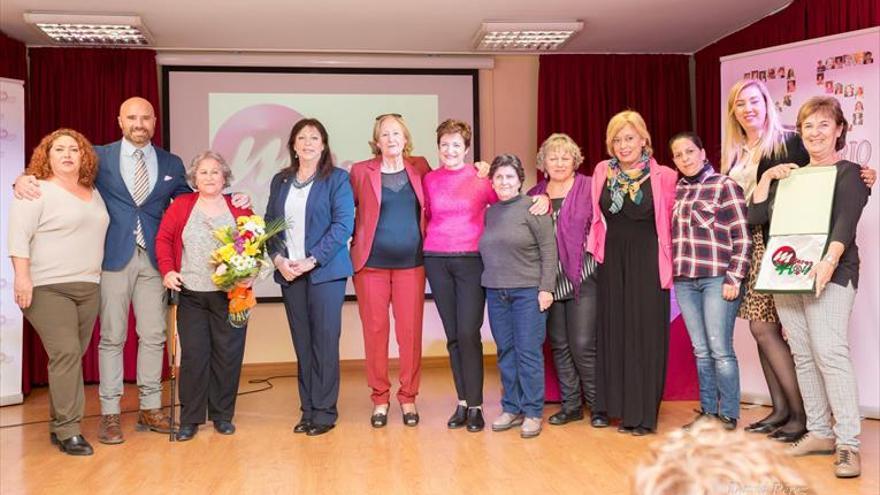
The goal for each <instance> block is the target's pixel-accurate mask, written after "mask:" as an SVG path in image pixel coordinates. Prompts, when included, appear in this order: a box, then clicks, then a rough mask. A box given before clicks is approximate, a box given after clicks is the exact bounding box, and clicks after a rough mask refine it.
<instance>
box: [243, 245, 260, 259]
mask: <svg viewBox="0 0 880 495" xmlns="http://www.w3.org/2000/svg"><path fill="white" fill-rule="evenodd" d="M257 253H259V249H258V248H257V245H256V243H253V242H248V243H245V245H244V254H245V255H246V256H256V255H257Z"/></svg>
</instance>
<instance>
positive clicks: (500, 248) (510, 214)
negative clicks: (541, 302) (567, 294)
mask: <svg viewBox="0 0 880 495" xmlns="http://www.w3.org/2000/svg"><path fill="white" fill-rule="evenodd" d="M531 205H532V200H531V199H530V198H529V197H528V196H523V195H519V196H516V197H514V198H511V199H508V200H507V201H499V202H497V203H495V204H493V205H492V206H490V207H489V209H488V210H486V228H485V230H483V235H482V237H480V255H481V256H482V258H483V278H482V283H483V287H487V288H490V289H521V288H525V287H538V290H542V291H547V292H553V289H554V288H555V286H556V262H557V253H556V236H555V235H554V233H553V221H552V219H551V218H550V216H549V215H540V216H536V215H532V214H531V213H529V207H530V206H531Z"/></svg>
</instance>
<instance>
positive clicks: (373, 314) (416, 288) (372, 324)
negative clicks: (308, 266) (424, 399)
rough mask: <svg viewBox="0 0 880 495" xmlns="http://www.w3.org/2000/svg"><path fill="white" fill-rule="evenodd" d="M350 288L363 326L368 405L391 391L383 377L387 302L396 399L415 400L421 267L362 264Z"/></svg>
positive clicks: (419, 355) (422, 295) (418, 370)
mask: <svg viewBox="0 0 880 495" xmlns="http://www.w3.org/2000/svg"><path fill="white" fill-rule="evenodd" d="M354 290H355V293H356V294H357V300H358V312H359V313H360V317H361V325H362V326H363V329H364V351H365V354H366V361H367V363H366V364H367V384H368V385H369V387H370V388H371V389H372V394H371V396H370V397H371V398H372V399H373V404H375V405H380V404H387V403H388V402H389V399H390V396H391V381H390V380H389V379H388V336H389V334H390V331H391V322H390V318H389V313H388V306H389V305H390V306H391V310H392V312H393V313H394V335H395V337H396V338H397V347H398V350H399V354H400V389H399V390H398V391H397V400H398V402H400V403H401V404H408V403H412V402H415V400H416V395H418V393H419V378H420V376H421V363H422V314H423V313H424V308H425V268H424V267H422V266H419V267H416V268H405V269H382V268H369V267H365V268H364V269H362V270H361V271H359V272H357V273H355V275H354Z"/></svg>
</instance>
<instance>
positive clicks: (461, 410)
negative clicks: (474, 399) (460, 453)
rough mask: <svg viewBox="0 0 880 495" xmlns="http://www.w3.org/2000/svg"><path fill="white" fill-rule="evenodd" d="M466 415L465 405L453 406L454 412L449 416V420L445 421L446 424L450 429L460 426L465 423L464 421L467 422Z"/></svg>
mask: <svg viewBox="0 0 880 495" xmlns="http://www.w3.org/2000/svg"><path fill="white" fill-rule="evenodd" d="M467 417H468V408H467V406H463V405H461V404H459V405H457V406H456V407H455V412H454V413H452V416H449V421H447V422H446V426H447V427H448V428H449V429H451V430H454V429H456V428H461V427H462V426H464V425H465V423H467Z"/></svg>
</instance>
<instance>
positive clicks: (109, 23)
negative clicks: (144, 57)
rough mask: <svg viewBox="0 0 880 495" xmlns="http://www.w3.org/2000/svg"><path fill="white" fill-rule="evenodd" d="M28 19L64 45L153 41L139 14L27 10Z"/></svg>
mask: <svg viewBox="0 0 880 495" xmlns="http://www.w3.org/2000/svg"><path fill="white" fill-rule="evenodd" d="M24 20H25V22H27V23H28V24H33V25H34V26H35V27H36V28H37V29H39V30H40V31H41V32H42V33H43V34H45V35H46V36H48V37H49V39H50V40H51V41H52V42H53V43H56V44H60V45H78V46H149V45H151V44H152V42H153V40H152V37H151V36H150V32H149V31H148V30H147V28H146V26H144V23H143V22H142V21H141V18H140V16H137V15H116V14H94V15H92V14H70V13H64V12H26V13H25V14H24Z"/></svg>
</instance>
